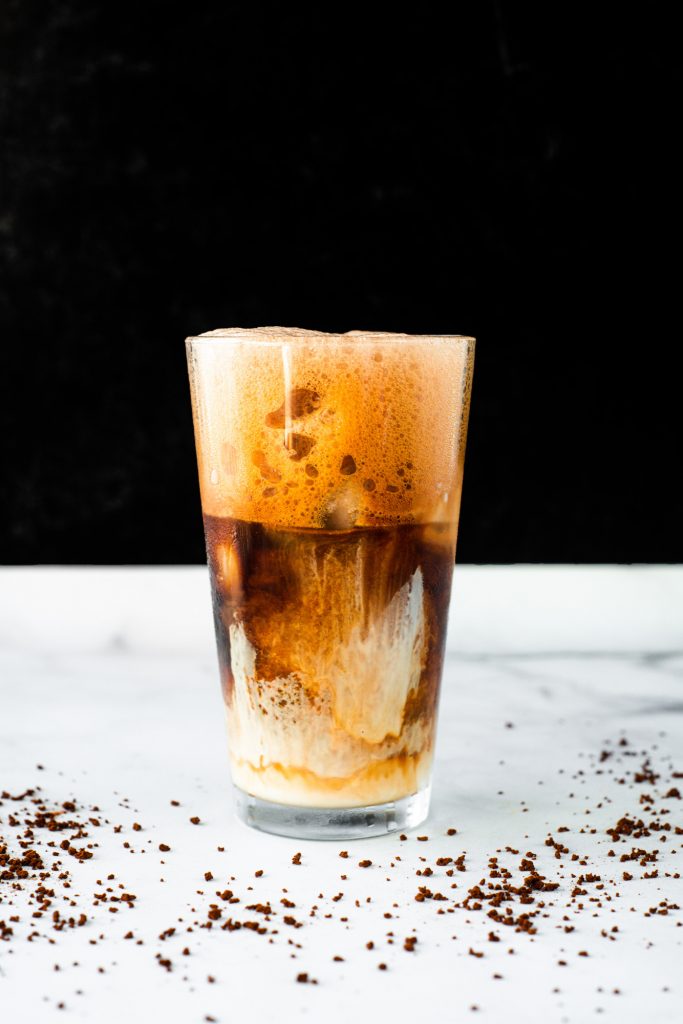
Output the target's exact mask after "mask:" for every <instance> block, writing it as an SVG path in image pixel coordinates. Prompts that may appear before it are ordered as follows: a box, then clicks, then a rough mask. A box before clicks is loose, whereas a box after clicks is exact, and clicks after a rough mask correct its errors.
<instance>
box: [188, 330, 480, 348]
mask: <svg viewBox="0 0 683 1024" xmlns="http://www.w3.org/2000/svg"><path fill="white" fill-rule="evenodd" d="M316 341H319V342H323V343H324V342H337V343H339V342H341V343H350V344H353V345H357V344H359V343H361V344H362V343H366V344H372V345H386V344H389V345H396V344H401V343H415V342H422V343H425V344H426V343H428V342H435V341H437V342H438V341H444V342H453V343H465V344H468V345H474V343H475V341H476V338H474V337H473V336H471V335H468V334H405V333H401V332H395V333H394V332H391V331H347V332H345V333H334V332H328V331H312V330H308V329H306V328H298V327H244V328H242V327H220V328H218V329H217V330H213V331H205V332H203V333H202V334H191V335H189V336H188V337H187V338H186V339H185V344H186V345H188V346H189V345H194V344H197V343H199V344H202V345H205V344H210V343H218V344H230V343H241V344H245V343H246V344H253V345H271V346H272V345H305V344H307V343H308V344H311V343H314V342H316Z"/></svg>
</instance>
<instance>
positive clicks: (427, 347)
mask: <svg viewBox="0 0 683 1024" xmlns="http://www.w3.org/2000/svg"><path fill="white" fill-rule="evenodd" d="M188 352H189V366H190V379H191V385H192V395H193V409H194V417H195V435H196V440H197V453H198V461H199V475H200V486H201V493H202V505H203V508H204V512H205V514H208V515H213V516H231V517H234V518H239V519H242V520H247V521H250V522H261V523H267V524H271V525H279V526H288V527H317V528H320V527H322V528H326V529H348V528H350V527H352V526H369V525H378V524H392V523H410V522H446V521H449V520H453V519H454V518H456V517H457V509H458V506H459V491H460V484H461V473H462V454H463V448H464V429H463V427H462V424H463V423H466V418H467V402H468V398H469V383H470V377H471V368H472V344H471V340H470V339H466V338H458V337H447V336H443V337H434V338H432V337H429V338H428V337H422V336H419V337H415V336H410V335H390V334H381V333H366V332H359V331H353V332H350V333H349V334H321V333H319V332H315V331H305V330H299V329H294V328H265V327H264V328H255V329H253V330H241V329H237V328H235V329H224V330H219V331H212V332H209V333H208V334H206V335H202V336H200V337H199V338H192V339H188Z"/></svg>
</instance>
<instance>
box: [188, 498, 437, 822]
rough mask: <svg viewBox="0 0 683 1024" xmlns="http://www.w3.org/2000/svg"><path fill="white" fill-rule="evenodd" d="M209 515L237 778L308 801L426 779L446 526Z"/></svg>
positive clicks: (371, 794)
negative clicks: (302, 522) (335, 524)
mask: <svg viewBox="0 0 683 1024" xmlns="http://www.w3.org/2000/svg"><path fill="white" fill-rule="evenodd" d="M204 525H205V532H206V542H207V552H208V559H209V566H210V571H211V582H212V590H213V604H214V614H215V624H216V636H217V639H218V650H219V660H220V667H221V678H222V683H223V690H224V696H225V701H226V706H227V711H228V730H229V735H230V746H231V758H232V765H233V775H234V779H235V782H236V783H237V784H238V785H239V786H241V787H242V788H243V789H245V790H246V791H248V792H250V793H253V794H254V795H257V796H259V795H263V796H264V798H265V799H269V800H275V801H278V802H282V803H294V804H302V805H310V806H359V805H367V804H375V803H382V802H385V801H389V800H394V799H400V798H402V797H404V796H407V795H409V794H411V793H414V792H416V791H417V790H418V789H420V788H421V787H422V786H423V785H426V784H427V783H428V779H429V771H430V766H431V758H432V751H433V743H434V726H435V717H436V704H437V697H438V690H439V680H440V676H441V668H442V660H443V653H444V645H445V637H446V623H447V616H448V604H449V595H450V585H451V575H452V571H453V562H454V553H455V526H454V525H451V524H448V523H437V524H420V525H416V524H414V525H397V526H391V527H382V528H372V527H366V528H356V529H350V530H322V529H321V530H316V529H278V528H273V527H271V526H264V525H263V524H261V523H254V522H245V521H242V520H239V519H231V518H227V517H225V518H218V517H214V516H205V518H204Z"/></svg>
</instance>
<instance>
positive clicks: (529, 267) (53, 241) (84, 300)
mask: <svg viewBox="0 0 683 1024" xmlns="http://www.w3.org/2000/svg"><path fill="white" fill-rule="evenodd" d="M370 8H372V10H373V11H374V14H373V20H372V21H370V20H369V18H370V15H369V9H370ZM597 8H600V5H595V4H593V5H591V6H590V7H586V8H585V9H583V10H582V8H581V6H580V5H578V6H577V5H572V6H571V7H569V6H567V7H566V9H564V10H563V9H562V7H561V5H560V6H558V5H548V4H546V5H542V6H539V8H538V9H530V8H527V7H525V6H524V5H520V4H513V3H509V4H505V3H500V4H495V3H487V2H482V3H474V4H470V5H468V7H467V8H462V10H461V11H460V13H458V11H459V8H458V7H457V6H453V7H451V8H448V5H440V6H439V7H437V6H434V7H431V8H430V7H429V6H425V5H421V6H419V8H418V9H417V10H416V11H412V12H411V14H410V18H408V16H407V15H406V14H404V15H401V14H400V13H399V5H393V6H392V7H387V8H385V9H380V8H379V7H376V6H375V7H372V5H365V6H360V5H359V6H356V5H354V4H344V5H341V4H334V5H328V4H316V5H311V6H310V7H309V6H308V5H300V4H288V5H285V4H280V5H273V6H272V8H271V7H270V6H268V7H267V6H265V5H264V6H261V5H259V4H250V5H247V4H231V3H212V4H206V3H194V4H191V5H186V6H185V7H184V8H183V10H184V13H183V14H182V15H181V16H178V15H177V14H171V11H172V7H171V5H169V4H168V3H160V2H152V3H144V2H141V3H139V4H137V5H131V6H128V5H127V4H125V3H123V4H122V3H109V2H106V0H91V2H89V3H87V4H84V3H80V2H75V0H63V2H60V3H59V4H50V3H45V2H40V3H39V2H33V0H20V2H18V0H13V2H8V0H5V2H4V4H3V5H2V8H1V13H0V45H1V48H2V49H1V59H0V130H1V131H2V157H1V160H2V163H1V165H0V166H1V179H0V184H1V188H2V196H1V199H2V209H1V211H0V245H1V256H0V316H1V323H0V328H1V330H2V339H3V349H2V360H1V363H0V374H1V375H2V393H1V395H0V428H1V430H2V444H3V452H4V457H3V469H2V484H3V491H4V493H3V496H2V503H1V508H0V515H1V516H2V518H3V522H2V531H1V535H0V561H2V562H5V563H24V562H28V563H32V562H45V563H52V562H56V563H81V562H86V563H100V562H103V563H119V562H121V563H136V562H143V563H144V562H194V561H201V560H202V559H203V541H202V535H201V525H200V515H199V498H198V488H197V483H196V471H195V466H194V450H193V439H192V425H191V417H190V408H189V395H188V387H187V379H186V369H185V362H184V346H183V339H184V337H185V336H186V335H187V334H191V333H199V332H201V331H203V330H208V329H211V328H214V327H218V326H233V325H239V326H256V325H260V324H285V325H296V326H302V327H313V328H319V329H323V330H349V329H354V328H364V329H377V330H399V331H408V332H418V333H429V332H446V333H452V332H461V333H468V334H475V335H476V336H477V338H478V349H477V360H476V368H475V384H474V395H473V406H472V418H471V421H470V440H469V445H468V457H467V467H466V474H465V491H464V500H463V515H462V520H461V537H460V544H459V558H460V560H461V561H466V562H468V561H473V562H516V561H557V562H574V561H585V562H596V561H598V562H599V561H604V562H612V561H618V562H632V561H636V562H638V561H648V562H660V561H683V551H682V550H681V547H682V546H681V540H680V536H681V508H680V504H678V503H677V489H678V477H679V475H680V462H679V461H678V459H679V458H680V448H679V449H678V451H677V446H676V444H675V443H674V442H675V440H676V437H677V435H680V425H679V416H680V399H679V397H678V396H679V393H680V387H679V377H678V375H677V373H676V370H675V367H676V360H675V359H674V358H672V355H673V354H674V353H675V350H676V348H677V347H678V346H679V345H680V326H679V316H678V294H677V292H679V291H680V283H679V274H680V269H679V267H680V264H679V261H678V258H677V249H678V248H679V245H680V241H679V239H680V206H679V191H680V187H681V165H680V162H679V161H678V160H677V150H678V143H679V141H680V140H679V135H680V111H679V107H678V100H677V98H676V97H677V93H678V94H679V95H680V71H679V70H678V68H679V58H678V50H677V45H678V44H677V33H676V31H675V30H674V27H673V26H672V25H668V24H665V23H664V22H661V23H660V22H657V20H656V16H654V15H650V16H649V18H648V20H646V21H643V20H642V19H641V18H640V17H636V16H635V15H633V16H632V20H625V18H626V15H625V14H624V8H623V6H621V7H619V6H616V5H615V6H611V5H610V15H609V17H607V16H606V17H605V21H604V24H601V23H598V21H596V13H595V12H596V9H597ZM446 10H448V14H449V19H453V20H449V21H445V20H443V19H444V14H445V12H446ZM463 10H466V11H467V13H466V14H463V13H462V11H463ZM650 10H652V8H650ZM437 11H440V12H441V13H439V14H437V13H436V12H437ZM615 12H618V16H617V14H616V13H615ZM677 456H678V458H677Z"/></svg>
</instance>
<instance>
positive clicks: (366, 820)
mask: <svg viewBox="0 0 683 1024" xmlns="http://www.w3.org/2000/svg"><path fill="white" fill-rule="evenodd" d="M234 792H235V809H236V811H237V817H238V818H240V820H241V821H243V822H244V823H245V825H250V826H251V827H252V828H256V829H259V830H260V831H261V832H271V833H272V834H273V835H277V836H290V837H291V838H293V839H366V838H368V837H369V836H383V835H386V834H387V833H388V832H397V831H399V830H401V829H409V828H415V827H416V826H417V825H420V824H421V823H422V822H423V821H424V820H425V818H426V817H427V814H428V813H429V798H430V796H431V786H427V787H426V788H425V789H422V790H420V792H419V793H413V795H412V796H406V797H404V798H403V799H402V800H393V801H391V803H388V804H372V805H370V806H369V807H329V808H327V807H291V806H289V805H288V804H274V803H271V802H270V801H269V800H261V799H260V798H259V797H257V796H251V795H250V794H249V793H245V792H244V791H243V790H241V789H238V788H237V786H235V787H234Z"/></svg>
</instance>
